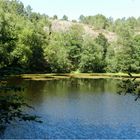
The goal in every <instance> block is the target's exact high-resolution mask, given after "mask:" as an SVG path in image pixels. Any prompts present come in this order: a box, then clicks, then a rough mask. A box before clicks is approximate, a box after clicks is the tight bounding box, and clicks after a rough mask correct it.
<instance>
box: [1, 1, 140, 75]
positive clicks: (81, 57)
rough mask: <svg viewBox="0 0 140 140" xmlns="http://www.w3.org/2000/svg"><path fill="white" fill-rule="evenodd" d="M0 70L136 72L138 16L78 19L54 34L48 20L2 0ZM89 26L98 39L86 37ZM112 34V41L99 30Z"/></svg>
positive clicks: (139, 41)
mask: <svg viewBox="0 0 140 140" xmlns="http://www.w3.org/2000/svg"><path fill="white" fill-rule="evenodd" d="M0 13H1V14H0V71H2V72H6V73H8V72H9V73H40V72H42V73H70V72H81V73H92V72H94V73H107V72H111V73H117V72H124V73H125V72H128V71H129V72H132V73H139V72H140V17H139V18H135V17H129V18H122V19H116V20H114V19H113V18H111V17H110V18H107V17H105V16H104V15H101V14H97V15H94V16H84V15H81V16H80V17H79V19H78V20H77V21H76V20H72V21H71V22H73V23H74V24H72V26H70V27H69V29H68V30H67V31H57V30H56V31H55V30H52V22H53V21H54V20H61V21H67V22H70V21H69V19H68V17H67V16H66V15H64V16H63V17H62V19H58V17H57V15H54V16H53V17H49V16H48V15H46V14H40V13H36V12H33V11H32V8H31V6H27V7H25V6H24V5H23V3H22V2H20V1H18V0H12V1H10V0H0ZM82 25H88V26H90V27H91V28H93V30H94V31H95V32H96V31H97V32H98V31H100V32H99V33H98V35H97V36H96V37H93V36H90V35H89V34H86V33H85V31H84V26H82ZM101 31H106V32H112V33H114V34H115V35H116V39H115V40H112V41H110V40H108V38H107V37H106V36H105V35H104V34H103V33H102V32H101Z"/></svg>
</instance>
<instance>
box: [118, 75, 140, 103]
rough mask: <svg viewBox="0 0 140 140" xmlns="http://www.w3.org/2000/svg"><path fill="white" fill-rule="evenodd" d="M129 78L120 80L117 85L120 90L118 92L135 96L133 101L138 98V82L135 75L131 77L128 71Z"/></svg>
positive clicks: (139, 91)
mask: <svg viewBox="0 0 140 140" xmlns="http://www.w3.org/2000/svg"><path fill="white" fill-rule="evenodd" d="M128 75H129V78H128V79H124V80H122V81H121V82H120V83H119V84H118V87H119V89H120V91H119V92H118V93H119V94H124V95H126V94H131V95H134V96H136V98H135V101H137V100H138V99H139V98H140V83H139V82H138V81H136V78H137V77H133V76H132V74H131V73H128Z"/></svg>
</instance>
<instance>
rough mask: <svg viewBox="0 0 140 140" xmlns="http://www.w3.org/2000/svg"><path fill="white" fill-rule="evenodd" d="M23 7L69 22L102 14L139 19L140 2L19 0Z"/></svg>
mask: <svg viewBox="0 0 140 140" xmlns="http://www.w3.org/2000/svg"><path fill="white" fill-rule="evenodd" d="M20 1H22V2H23V3H24V4H25V6H27V5H30V6H31V7H32V9H33V11H35V12H39V13H41V14H43V13H45V14H47V15H49V16H53V15H55V14H56V15H57V16H58V17H59V18H62V17H63V15H64V14H65V15H67V16H68V17H69V19H70V20H72V19H78V18H79V16H80V15H81V14H83V15H84V16H89V15H96V14H103V15H105V16H106V17H113V18H114V19H116V18H122V17H131V16H134V17H139V16H140V0H20Z"/></svg>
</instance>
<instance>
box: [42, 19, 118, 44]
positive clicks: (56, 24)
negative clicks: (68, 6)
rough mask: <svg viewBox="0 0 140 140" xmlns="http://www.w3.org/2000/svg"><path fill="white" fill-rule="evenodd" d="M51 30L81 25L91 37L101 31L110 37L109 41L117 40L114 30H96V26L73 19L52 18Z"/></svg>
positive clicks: (62, 30) (56, 30)
mask: <svg viewBox="0 0 140 140" xmlns="http://www.w3.org/2000/svg"><path fill="white" fill-rule="evenodd" d="M51 23H52V25H51V30H52V31H54V32H67V31H68V30H69V29H70V27H71V26H73V25H76V24H78V25H80V26H82V27H83V29H84V33H85V35H89V36H91V37H97V36H98V35H99V33H102V34H104V35H105V37H106V38H107V39H108V41H109V42H113V41H116V40H117V35H116V34H115V33H113V32H109V31H107V30H103V29H101V30H95V29H94V27H92V26H90V25H86V24H83V23H76V22H71V21H64V20H51ZM44 29H45V30H46V31H49V28H47V27H45V28H44Z"/></svg>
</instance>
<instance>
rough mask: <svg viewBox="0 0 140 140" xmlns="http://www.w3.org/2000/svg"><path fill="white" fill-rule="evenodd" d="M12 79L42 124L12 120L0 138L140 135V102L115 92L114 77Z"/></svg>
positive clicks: (139, 136)
mask: <svg viewBox="0 0 140 140" xmlns="http://www.w3.org/2000/svg"><path fill="white" fill-rule="evenodd" d="M11 82H14V83H15V84H17V85H22V86H24V87H25V91H24V93H23V94H24V96H25V98H26V99H27V102H28V103H29V104H30V105H32V106H33V107H34V108H35V109H36V110H35V111H32V112H33V113H35V114H37V115H39V116H41V117H42V118H41V119H42V120H43V123H42V124H40V123H35V122H26V123H25V122H22V123H13V124H12V125H10V126H9V127H8V128H7V129H6V131H5V134H4V136H3V138H32V139H35V138H41V139H42V138H52V139H55V138H59V139H65V138H69V139H72V138H76V139H85V138H86V139H91V138H96V139H101V138H104V139H109V138H129V139H130V138H140V101H137V102H135V101H134V97H133V96H131V95H126V96H123V95H118V94H117V86H116V84H117V80H111V79H110V80H109V79H96V80H95V79H94V80H93V79H63V80H51V81H25V80H20V79H15V80H13V81H11ZM28 113H30V112H29V111H28Z"/></svg>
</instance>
